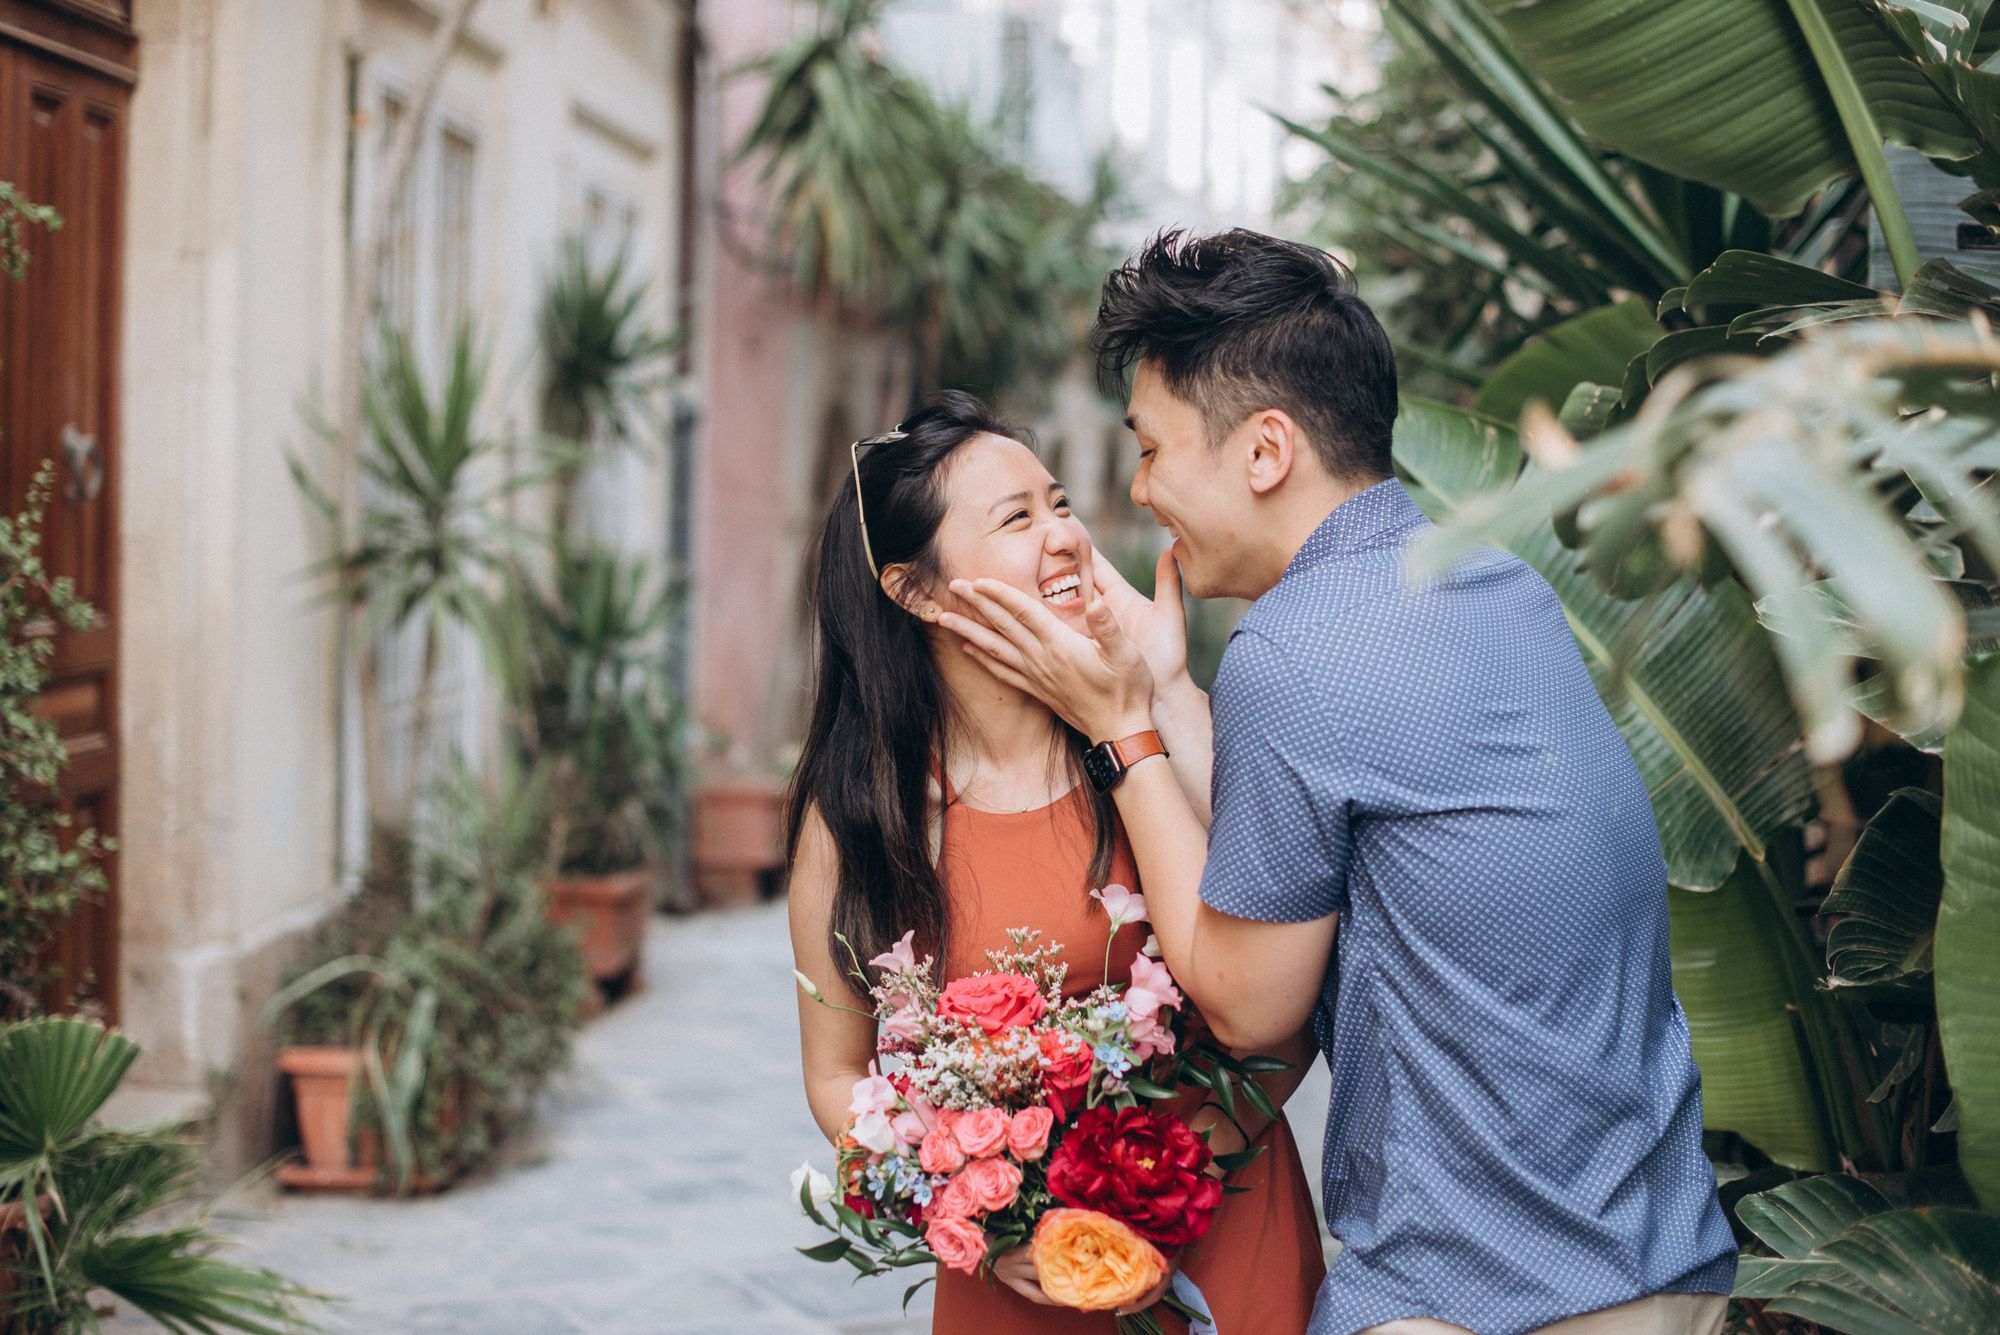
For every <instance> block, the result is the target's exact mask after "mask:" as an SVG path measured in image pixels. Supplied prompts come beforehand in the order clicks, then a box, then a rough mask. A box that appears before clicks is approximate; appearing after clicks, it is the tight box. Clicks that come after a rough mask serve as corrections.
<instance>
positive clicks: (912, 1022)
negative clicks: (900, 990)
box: [875, 1006, 924, 1049]
mask: <svg viewBox="0 0 2000 1335" xmlns="http://www.w3.org/2000/svg"><path fill="white" fill-rule="evenodd" d="M923 1032H924V1016H923V1012H922V1011H921V1010H919V1009H918V1008H917V1007H915V1006H898V1007H897V1008H896V1009H895V1010H893V1011H891V1012H889V1017H888V1018H887V1019H885V1020H883V1021H882V1023H881V1026H880V1028H879V1029H878V1030H877V1032H876V1039H875V1041H876V1042H877V1043H878V1044H880V1045H881V1046H882V1047H883V1048H884V1049H894V1048H900V1047H904V1046H906V1045H907V1044H909V1043H910V1042H911V1041H912V1040H913V1039H915V1038H916V1037H917V1036H918V1035H919V1034H921V1033H923Z"/></svg>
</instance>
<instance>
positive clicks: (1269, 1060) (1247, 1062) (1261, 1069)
mask: <svg viewBox="0 0 2000 1335" xmlns="http://www.w3.org/2000/svg"><path fill="white" fill-rule="evenodd" d="M1243 1069H1244V1070H1246V1071H1248V1072H1250V1074H1252V1075H1264V1074H1268V1073H1269V1072H1272V1071H1289V1070H1291V1069H1292V1063H1290V1062H1288V1061H1286V1060H1285V1059H1284V1058H1282V1057H1245V1058H1243Z"/></svg>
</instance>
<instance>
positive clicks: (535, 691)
mask: <svg viewBox="0 0 2000 1335" xmlns="http://www.w3.org/2000/svg"><path fill="white" fill-rule="evenodd" d="M552 564H553V575H552V578H551V580H550V582H549V586H548V588H547V589H542V588H538V587H536V586H535V585H534V584H532V583H530V582H527V581H525V580H524V581H523V582H522V583H521V584H520V586H519V589H518V593H517V596H516V597H514V598H512V599H510V600H509V606H510V608H511V610H512V612H513V618H512V620H511V622H510V624H509V628H508V642H509V644H510V646H511V652H510V655H509V665H510V666H509V672H508V679H509V681H510V684H511V687H512V695H513V699H514V703H515V710H514V716H515V724H516V738H517V744H518V746H519V749H520V753H521V755H522V756H523V757H524V758H525V760H526V762H527V763H532V764H535V765H537V766H541V767H545V768H546V769H547V770H548V771H549V774H550V782H551V785H552V789H553V805H554V826H553V828H554V834H553V836H552V840H551V862H552V864H553V865H552V866H551V867H550V868H549V870H551V871H553V872H557V873H562V874H581V875H603V874H608V873H612V872H619V871H625V870H628V869H630V868H633V867H637V866H640V865H643V864H644V863H646V862H648V861H649V860H652V859H654V858H657V857H659V856H661V855H662V853H663V852H664V848H665V845H666V844H667V843H668V842H669V841H670V840H671V838H672V837H673V834H674V812H675V809H676V807H675V802H674V795H675V793H676V792H677V791H678V789H679V788H680V786H681V785H682V784H683V783H684V782H685V778H686V774H685V763H684V758H683V756H682V747H681V732H682V726H683V724H682V718H681V711H680V707H679V702H678V701H677V700H676V698H675V697H674V694H673V692H672V688H671V685H670V683H669V682H668V680H667V676H666V672H665V666H664V662H665V659H664V646H663V645H662V642H661V636H662V634H663V632H664V631H665V630H666V628H667V627H668V625H669V624H670V623H671V621H672V618H673V610H674V602H675V598H676V596H677V595H676V593H675V591H674V590H673V589H672V588H671V587H667V586H664V585H663V584H662V582H661V581H660V580H658V579H657V577H656V576H655V575H654V573H653V571H652V570H651V568H650V563H648V562H645V561H642V560H638V559H634V558H629V557H624V556H620V555H618V554H616V553H614V552H609V551H602V550H593V551H587V552H583V553H580V554H557V555H556V557H555V559H554V561H553V563H552Z"/></svg>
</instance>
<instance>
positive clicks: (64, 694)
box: [0, 0, 134, 1022]
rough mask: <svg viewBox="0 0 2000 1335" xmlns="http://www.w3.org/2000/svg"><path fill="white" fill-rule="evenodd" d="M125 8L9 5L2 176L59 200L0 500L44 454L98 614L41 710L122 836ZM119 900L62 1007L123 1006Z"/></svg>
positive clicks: (86, 929)
mask: <svg viewBox="0 0 2000 1335" xmlns="http://www.w3.org/2000/svg"><path fill="white" fill-rule="evenodd" d="M122 8H123V6H122V5H121V4H118V3H114V0H38V2H37V3H28V0H0V179H4V180H9V181H12V182H13V183H14V184H15V186H16V187H17V188H18V189H19V190H20V191H21V193H22V194H24V195H25V196H27V197H28V198H29V199H31V200H33V201H35V202H37V203H42V204H49V205H52V206H54V208H55V209H56V211H57V212H58V213H59V214H60V215H61V216H62V226H61V228H60V229H59V230H57V231H54V232H47V231H44V230H42V229H40V228H29V229H27V231H26V234H25V236H24V238H23V240H24V241H25V243H26V246H27V249H28V251H29V253H30V255H31V257H32V258H31V259H30V261H29V265H28V271H27V276H26V278H25V279H24V280H23V281H20V282H12V281H10V280H8V279H6V278H4V277H0V506H4V507H5V509H6V510H7V512H9V513H13V512H15V511H17V510H18V509H19V508H20V506H21V503H22V500H23V498H24V497H25V495H26V493H27V488H28V483H29V480H30V479H31V478H32V477H33V476H34V474H35V470H36V469H37V468H38V467H40V466H41V464H42V463H43V461H45V460H48V461H52V462H53V463H54V465H55V470H56V472H55V494H54V496H53V498H52V499H51V502H50V505H49V511H48V518H47V523H46V526H45V528H44V538H43V544H42V555H43V558H44V560H45V561H46V562H47V564H48V567H49V570H50V573H51V574H53V575H57V576H68V577H69V578H70V579H71V580H73V581H74V582H75V585H76V589H77V592H78V593H79V594H81V595H82V596H83V597H84V598H86V599H88V600H89V601H90V602H91V604H92V605H93V606H94V607H95V608H96V613H97V615H96V618H95V620H94V622H93V623H92V624H91V625H90V626H88V627H86V628H84V629H83V630H80V631H78V630H70V629H69V628H68V627H65V626H59V625H56V624H54V623H50V624H48V625H45V626H42V627H39V628H37V629H38V633H41V634H46V635H49V636H51V637H53V639H54V641H55V654H54V657H53V658H52V659H51V660H50V662H51V672H52V675H51V677H50V680H49V683H48V686H47V689H46V690H45V692H44V694H43V697H42V703H41V708H40V711H39V712H40V713H41V714H42V715H43V716H44V717H47V718H51V719H53V720H55V722H56V724H57V727H58V728H59V730H60V731H61V733H62V736H63V739H64V741H65V742H66V743H67V745H68V748H69V753H70V764H69V768H68V770H67V772H66V773H65V775H64V779H63V785H62V790H61V793H60V795H59V796H60V800H61V803H62V806H63V808H64V809H65V810H67V811H68V812H70V813H71V818H72V820H73V821H74V823H75V826H76V827H78V828H81V827H85V826H94V827H96V828H98V829H100V830H102V831H104V832H105V833H107V834H114V835H115V833H116V831H117V826H118V727H117V723H118V690H117V688H118V652H117V641H118V586H117V557H118V540H117V523H116V517H117V505H118V330H119V314H120V312H119V306H120V302H119V295H120V293H119V286H120V284H119V277H120V267H121V266H120V255H121V251H122V247H123V226H124V194H125V133H126V125H125V115H126V110H127V107H128V105H129V102H130V97H131V88H132V65H131V59H132V52H133V46H134V41H133V38H132V34H131V29H130V27H129V25H128V24H127V23H126V21H125V20H126V17H127V16H126V15H124V14H123V13H122V12H120V11H121V10H122ZM106 870H107V872H108V873H109V874H110V877H111V885H110V888H109V890H108V891H107V893H106V894H105V895H104V896H103V898H102V899H101V900H100V901H98V902H94V903H89V904H86V905H85V906H84V907H83V908H82V909H80V910H79V912H78V913H77V914H76V915H75V917H73V918H72V919H71V921H70V922H69V923H68V925H67V926H66V928H65V930H64V931H63V933H62V935H61V937H60V938H59V940H58V942H57V945H56V952H57V959H58V961H59V962H60V963H61V965H62V966H63V972H64V979H63V983H62V985H61V986H60V987H59V988H58V989H57V992H56V995H54V996H52V997H49V998H47V999H46V1000H47V1001H48V1003H49V1004H50V1005H51V1006H52V1007H54V1008H61V1009H68V1008H72V1007H75V1006H77V1005H79V1004H82V1003H92V1006H93V1009H97V1008H101V1009H102V1010H103V1011H104V1012H105V1014H106V1017H107V1018H108V1019H109V1020H111V1021H113V1022H115V1021H116V1020H117V1019H118V1018H119V1012H118V880H117V862H116V858H115V857H114V858H112V859H111V860H109V862H108V863H107V864H106Z"/></svg>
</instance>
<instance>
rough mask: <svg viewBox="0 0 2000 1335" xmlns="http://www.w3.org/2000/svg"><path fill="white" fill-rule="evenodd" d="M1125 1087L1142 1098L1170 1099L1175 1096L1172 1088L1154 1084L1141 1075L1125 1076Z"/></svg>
mask: <svg viewBox="0 0 2000 1335" xmlns="http://www.w3.org/2000/svg"><path fill="white" fill-rule="evenodd" d="M1125 1088H1127V1089H1128V1090H1130V1091H1132V1093H1134V1094H1137V1095H1138V1096H1139V1097H1140V1098H1142V1099H1171V1098H1174V1097H1176V1095H1175V1093H1174V1091H1173V1090H1171V1089H1168V1088H1167V1087H1166V1086H1165V1085H1161V1084H1156V1083H1154V1082H1153V1081H1151V1080H1148V1079H1147V1078H1146V1077H1145V1076H1143V1075H1133V1076H1127V1077H1126V1078H1125Z"/></svg>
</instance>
